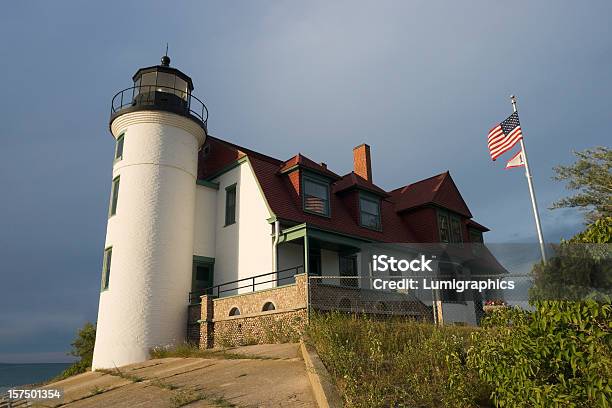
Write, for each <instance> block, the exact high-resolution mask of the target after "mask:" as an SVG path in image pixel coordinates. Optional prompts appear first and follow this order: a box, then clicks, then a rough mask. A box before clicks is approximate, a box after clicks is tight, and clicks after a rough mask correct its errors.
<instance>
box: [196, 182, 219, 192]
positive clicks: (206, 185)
mask: <svg viewBox="0 0 612 408" xmlns="http://www.w3.org/2000/svg"><path fill="white" fill-rule="evenodd" d="M196 184H197V185H198V186H204V187H210V188H212V189H215V190H218V189H219V183H215V182H212V181H208V180H196Z"/></svg>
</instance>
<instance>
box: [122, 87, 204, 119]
mask: <svg viewBox="0 0 612 408" xmlns="http://www.w3.org/2000/svg"><path fill="white" fill-rule="evenodd" d="M163 96H173V97H174V98H175V99H176V100H177V101H176V102H178V103H176V104H175V105H174V107H175V108H178V109H179V110H184V113H186V114H190V115H193V116H194V117H196V118H197V119H199V120H200V121H202V123H203V124H204V127H206V122H207V121H208V108H206V105H204V102H202V101H201V100H200V99H198V98H197V97H196V96H194V95H193V94H192V93H191V92H187V91H185V90H183V89H178V88H172V87H168V86H160V85H139V86H132V87H130V88H126V89H124V90H122V91H119V92H117V93H116V94H115V96H113V100H112V102H111V115H115V114H117V113H119V112H120V111H122V110H123V109H127V108H132V107H136V106H153V105H156V104H158V103H159V101H160V99H161V98H162V97H163Z"/></svg>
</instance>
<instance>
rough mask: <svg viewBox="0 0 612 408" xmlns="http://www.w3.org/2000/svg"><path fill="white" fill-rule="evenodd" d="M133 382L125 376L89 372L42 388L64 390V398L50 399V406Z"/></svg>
mask: <svg viewBox="0 0 612 408" xmlns="http://www.w3.org/2000/svg"><path fill="white" fill-rule="evenodd" d="M131 383H132V381H130V380H128V379H125V378H121V377H115V376H112V375H106V374H102V373H98V372H88V373H85V374H81V375H77V376H75V377H70V378H67V379H66V380H62V381H58V382H56V383H53V384H49V385H46V386H44V387H42V388H61V389H63V390H64V398H63V399H62V400H51V401H49V404H46V405H48V406H52V407H55V406H58V405H61V404H66V403H69V402H71V401H76V400H80V399H82V398H86V397H89V396H91V395H92V394H94V393H96V392H98V391H100V390H104V391H105V392H106V391H108V390H112V389H115V388H119V387H123V386H125V385H127V384H131Z"/></svg>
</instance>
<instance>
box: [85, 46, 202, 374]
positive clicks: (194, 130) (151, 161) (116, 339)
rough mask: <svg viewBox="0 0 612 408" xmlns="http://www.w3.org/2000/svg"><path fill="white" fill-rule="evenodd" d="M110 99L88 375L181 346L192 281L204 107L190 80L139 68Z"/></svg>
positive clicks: (165, 70) (170, 71)
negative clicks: (106, 194)
mask: <svg viewBox="0 0 612 408" xmlns="http://www.w3.org/2000/svg"><path fill="white" fill-rule="evenodd" d="M133 81H134V84H133V86H131V87H130V88H127V89H124V90H123V91H121V92H118V93H117V94H116V95H115V96H114V98H113V100H112V107H111V117H110V126H109V127H110V132H111V134H112V136H113V138H114V139H115V153H114V161H113V171H112V179H111V180H112V181H111V188H110V203H109V210H108V222H107V229H106V241H105V247H104V257H103V267H102V279H101V291H100V303H99V309H98V323H97V334H96V343H95V348H94V355H93V369H94V370H95V369H99V368H113V367H119V366H122V365H125V364H131V363H136V362H141V361H144V360H146V359H147V358H148V357H149V350H150V349H151V348H152V347H156V346H163V345H169V344H176V343H180V342H182V341H184V339H185V332H186V330H185V328H186V319H187V313H186V311H187V304H188V294H189V292H190V290H191V284H192V262H193V241H194V225H195V222H194V218H195V205H196V179H197V164H198V151H199V149H200V148H201V146H202V145H203V144H204V141H205V139H206V135H207V132H206V123H207V118H208V111H207V109H206V106H205V105H204V104H203V103H202V102H201V101H200V100H199V99H198V98H196V97H195V96H194V95H193V89H194V88H193V82H192V80H191V78H190V77H189V76H187V75H185V74H184V73H183V72H181V71H180V70H178V69H176V68H173V67H171V66H170V58H169V57H168V56H167V55H166V56H164V57H162V59H161V64H160V65H155V66H151V67H147V68H141V69H139V70H138V71H137V72H136V74H134V76H133Z"/></svg>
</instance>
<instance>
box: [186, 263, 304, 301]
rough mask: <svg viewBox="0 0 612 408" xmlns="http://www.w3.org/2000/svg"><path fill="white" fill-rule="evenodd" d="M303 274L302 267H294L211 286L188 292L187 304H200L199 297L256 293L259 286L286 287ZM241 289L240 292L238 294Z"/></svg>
mask: <svg viewBox="0 0 612 408" xmlns="http://www.w3.org/2000/svg"><path fill="white" fill-rule="evenodd" d="M300 273H304V266H303V265H300V266H295V267H293V268H287V269H282V270H280V271H274V272H268V273H263V274H261V275H254V276H249V277H248V278H243V279H238V280H235V281H231V282H224V283H221V284H219V285H215V286H211V287H208V288H206V289H201V290H196V291H193V292H189V304H196V303H200V296H203V295H209V296H212V297H215V298H219V297H223V296H228V295H227V293H228V292H233V293H231V294H243V293H252V292H256V291H258V290H260V289H267V288H261V285H265V284H270V283H273V282H275V283H276V284H277V285H278V286H281V285H286V284H289V283H292V282H291V281H295V275H298V274H300ZM272 287H273V286H272ZM241 289H246V290H243V291H242V292H239V291H240V290H241Z"/></svg>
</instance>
